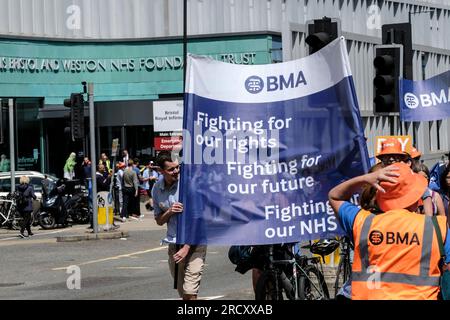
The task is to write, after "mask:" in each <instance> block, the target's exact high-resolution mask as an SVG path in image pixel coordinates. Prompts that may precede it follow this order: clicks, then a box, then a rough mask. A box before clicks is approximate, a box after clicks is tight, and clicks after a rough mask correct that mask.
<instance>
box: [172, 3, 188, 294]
mask: <svg viewBox="0 0 450 320" xmlns="http://www.w3.org/2000/svg"><path fill="white" fill-rule="evenodd" d="M186 62H187V0H183V99H184V90H185V88H186ZM178 216H179V215H178ZM177 219H178V217H177ZM178 225H179V224H178ZM175 248H176V250H175V251H176V252H178V250H180V245H179V244H176V245H175ZM173 288H174V289H178V263H175V272H174V277H173Z"/></svg>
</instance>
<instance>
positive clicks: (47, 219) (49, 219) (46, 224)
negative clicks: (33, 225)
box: [39, 212, 56, 230]
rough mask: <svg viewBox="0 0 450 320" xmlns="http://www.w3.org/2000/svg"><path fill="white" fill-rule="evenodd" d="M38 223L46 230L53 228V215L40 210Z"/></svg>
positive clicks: (54, 223) (54, 222)
mask: <svg viewBox="0 0 450 320" xmlns="http://www.w3.org/2000/svg"><path fill="white" fill-rule="evenodd" d="M39 225H40V226H41V227H42V228H43V229H46V230H48V229H53V228H54V227H55V225H56V220H55V217H54V216H53V215H51V214H50V213H48V212H41V215H40V216H39Z"/></svg>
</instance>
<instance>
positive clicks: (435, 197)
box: [414, 163, 445, 216]
mask: <svg viewBox="0 0 450 320" xmlns="http://www.w3.org/2000/svg"><path fill="white" fill-rule="evenodd" d="M414 172H417V173H418V174H420V175H422V176H424V177H425V178H426V179H427V181H428V184H429V183H430V170H428V167H427V166H426V165H425V164H423V163H418V164H416V165H415V167H414ZM428 192H430V194H431V203H432V205H433V211H432V214H431V215H430V214H428V215H430V216H437V215H439V216H445V208H444V202H443V201H442V197H441V195H440V194H439V192H437V191H434V190H432V189H431V188H429V187H428ZM420 209H421V213H424V214H426V213H425V211H424V210H423V207H422V208H420Z"/></svg>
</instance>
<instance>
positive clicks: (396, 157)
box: [381, 154, 408, 165]
mask: <svg viewBox="0 0 450 320" xmlns="http://www.w3.org/2000/svg"><path fill="white" fill-rule="evenodd" d="M407 159H408V158H407V157H405V156H403V155H400V154H391V155H388V156H384V157H383V158H381V162H382V163H383V164H385V165H386V164H392V163H396V162H402V161H406V160H407Z"/></svg>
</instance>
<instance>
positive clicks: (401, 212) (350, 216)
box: [328, 162, 450, 300]
mask: <svg viewBox="0 0 450 320" xmlns="http://www.w3.org/2000/svg"><path fill="white" fill-rule="evenodd" d="M366 184H370V185H372V186H373V187H375V188H376V189H377V193H376V201H377V204H378V206H379V208H380V209H381V210H382V211H383V212H380V213H379V214H374V213H371V212H369V211H366V210H364V209H360V208H359V207H357V206H356V205H354V204H352V203H350V202H348V201H349V199H350V198H351V196H352V195H353V194H355V193H356V192H358V190H359V189H361V187H363V186H364V185H366ZM426 187H427V180H426V179H425V178H424V177H423V176H421V175H419V174H417V173H414V172H413V171H412V170H411V168H410V167H409V165H407V164H405V163H402V162H400V163H395V164H393V165H390V166H387V167H385V168H383V169H381V170H378V171H376V172H373V173H369V174H365V175H362V176H358V177H355V178H353V179H350V180H348V181H346V182H344V183H341V184H339V185H338V186H336V187H334V188H333V189H332V190H331V191H330V192H329V194H328V197H329V200H330V205H331V206H332V208H333V210H334V212H335V213H337V215H338V218H339V220H340V222H341V226H342V227H343V229H344V231H345V232H346V233H347V235H348V236H349V237H350V238H351V239H352V241H353V242H354V245H355V246H354V248H355V254H354V259H353V267H352V283H351V287H352V289H351V292H352V294H351V296H352V299H355V300H381V299H395V300H399V299H401V300H404V299H413V300H419V299H428V300H436V299H437V298H438V294H439V290H440V289H439V276H440V274H441V271H440V268H439V262H440V258H441V257H440V252H439V245H438V240H437V236H436V232H435V229H434V225H433V221H432V220H431V217H428V216H425V215H421V214H417V213H415V211H416V210H417V207H418V202H419V199H420V198H421V196H422V195H423V193H424V190H425V188H426ZM436 218H437V220H438V226H439V230H440V231H441V234H442V238H443V241H444V251H445V254H446V261H445V263H444V266H443V268H442V269H443V270H447V269H449V270H450V268H448V267H447V263H448V262H450V241H449V240H448V239H447V231H448V227H447V220H446V218H445V217H443V216H438V217H436Z"/></svg>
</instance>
